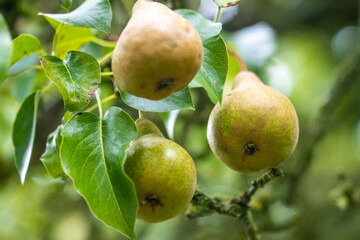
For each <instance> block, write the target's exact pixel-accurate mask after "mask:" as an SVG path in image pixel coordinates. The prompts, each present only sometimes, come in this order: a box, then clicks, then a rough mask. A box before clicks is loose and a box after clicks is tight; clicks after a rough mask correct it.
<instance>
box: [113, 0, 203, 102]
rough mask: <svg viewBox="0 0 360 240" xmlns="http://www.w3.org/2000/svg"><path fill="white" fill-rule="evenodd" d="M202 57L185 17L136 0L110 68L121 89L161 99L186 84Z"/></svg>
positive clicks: (163, 7) (150, 3)
mask: <svg viewBox="0 0 360 240" xmlns="http://www.w3.org/2000/svg"><path fill="white" fill-rule="evenodd" d="M202 59H203V47H202V42H201V39H200V36H199V34H198V32H197V31H196V30H195V28H194V27H193V26H192V25H191V24H190V23H189V22H188V21H187V20H186V19H185V18H183V17H182V16H180V15H179V14H177V13H175V12H173V11H172V10H171V9H169V8H168V7H167V6H165V5H163V4H161V3H157V2H152V1H145V0H139V1H137V3H136V4H135V5H134V7H133V15H132V17H131V18H130V20H129V22H128V24H127V26H126V27H125V29H124V31H123V32H122V34H121V35H120V38H119V40H118V42H117V45H116V47H115V50H114V54H113V57H112V71H113V73H114V78H115V80H116V82H117V83H118V85H119V86H120V88H122V89H123V90H125V91H127V92H129V93H131V94H133V95H135V96H138V97H143V98H147V99H151V100H160V99H163V98H166V97H167V96H169V95H170V94H171V93H173V92H177V91H179V90H181V89H183V88H184V87H186V86H187V85H188V84H189V83H190V81H191V80H192V79H193V77H194V76H195V75H196V73H197V71H198V70H199V68H200V66H201V63H202Z"/></svg>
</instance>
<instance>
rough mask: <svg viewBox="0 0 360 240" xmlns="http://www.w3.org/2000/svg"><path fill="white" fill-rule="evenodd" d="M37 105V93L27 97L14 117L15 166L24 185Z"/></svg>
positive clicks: (31, 147) (31, 146) (31, 148)
mask: <svg viewBox="0 0 360 240" xmlns="http://www.w3.org/2000/svg"><path fill="white" fill-rule="evenodd" d="M38 103H39V92H38V91H36V92H34V93H33V94H31V95H30V96H28V97H27V98H26V99H25V101H24V102H23V104H22V105H21V107H20V110H19V112H18V113H17V115H16V119H15V123H14V127H13V134H12V140H13V145H14V148H15V166H16V169H17V170H18V172H19V174H20V180H21V183H24V181H25V176H26V172H27V170H28V167H29V163H30V158H31V153H32V150H33V145H34V139H35V129H36V117H37V111H38Z"/></svg>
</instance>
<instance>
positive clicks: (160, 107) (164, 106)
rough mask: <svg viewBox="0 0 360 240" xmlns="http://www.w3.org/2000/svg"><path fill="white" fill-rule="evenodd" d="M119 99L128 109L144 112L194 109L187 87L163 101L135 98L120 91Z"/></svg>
mask: <svg viewBox="0 0 360 240" xmlns="http://www.w3.org/2000/svg"><path fill="white" fill-rule="evenodd" d="M119 91H120V94H121V98H122V99H123V101H124V102H125V103H126V104H127V105H129V106H130V107H133V108H136V109H138V110H141V111H146V112H168V111H173V110H177V109H181V108H190V109H194V103H193V101H192V97H191V94H190V90H189V88H188V87H186V88H184V89H182V90H180V91H178V92H175V93H173V94H171V95H170V96H168V97H167V98H165V99H162V100H158V101H154V100H149V99H146V98H141V97H136V96H134V95H132V94H130V93H128V92H125V91H124V90H122V89H120V88H119Z"/></svg>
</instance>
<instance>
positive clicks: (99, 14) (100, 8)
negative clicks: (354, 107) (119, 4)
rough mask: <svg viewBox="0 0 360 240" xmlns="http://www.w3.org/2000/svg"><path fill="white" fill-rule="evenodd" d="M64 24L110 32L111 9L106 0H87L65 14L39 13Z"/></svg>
mask: <svg viewBox="0 0 360 240" xmlns="http://www.w3.org/2000/svg"><path fill="white" fill-rule="evenodd" d="M39 15H43V16H46V17H49V18H52V19H55V20H56V21H58V22H60V23H63V24H65V25H70V26H73V27H85V28H93V29H97V30H100V31H102V32H104V33H107V34H110V28H111V18H112V11H111V6H110V3H109V1H108V0H87V1H85V2H84V3H83V4H82V5H80V6H79V7H78V8H77V9H75V10H74V11H72V12H70V13H65V14H50V13H39Z"/></svg>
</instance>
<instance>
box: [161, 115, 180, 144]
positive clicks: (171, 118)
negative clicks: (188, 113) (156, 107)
mask: <svg viewBox="0 0 360 240" xmlns="http://www.w3.org/2000/svg"><path fill="white" fill-rule="evenodd" d="M179 113H180V110H175V111H171V112H162V113H160V117H161V119H162V120H163V122H164V125H165V128H166V131H167V133H168V135H169V138H170V139H172V140H173V139H174V137H175V136H174V130H175V122H176V119H177V117H178V116H179Z"/></svg>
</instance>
